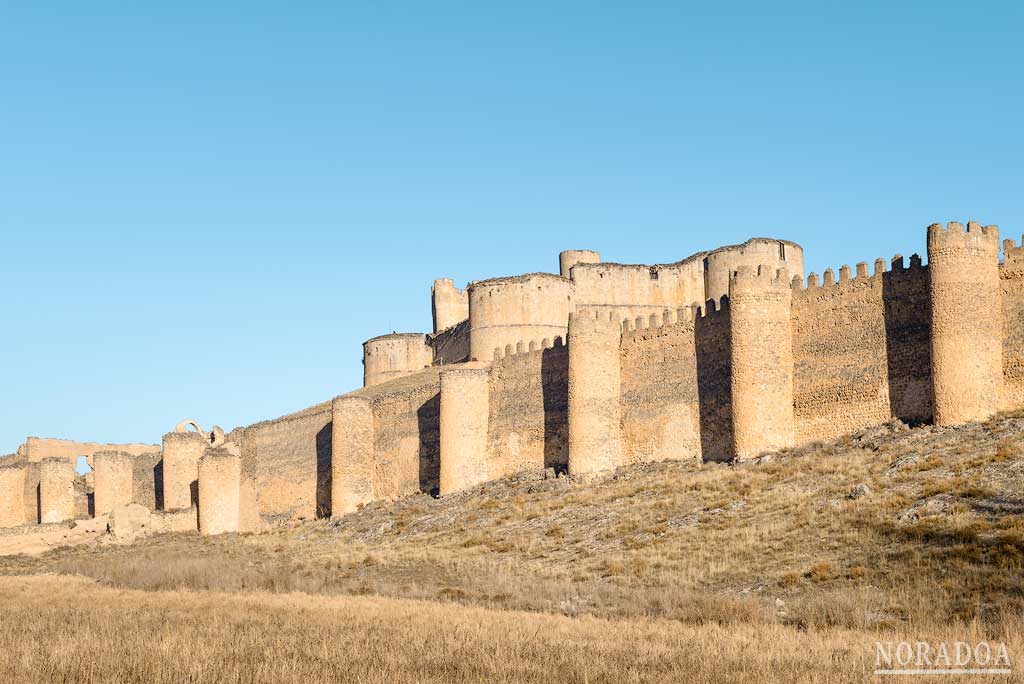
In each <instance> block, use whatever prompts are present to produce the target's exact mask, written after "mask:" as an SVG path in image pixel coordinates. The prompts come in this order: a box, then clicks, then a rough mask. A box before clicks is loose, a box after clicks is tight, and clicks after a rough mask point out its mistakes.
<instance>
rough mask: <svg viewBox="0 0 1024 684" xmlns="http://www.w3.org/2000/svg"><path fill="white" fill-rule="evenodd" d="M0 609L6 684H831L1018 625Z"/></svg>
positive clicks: (87, 593)
mask: <svg viewBox="0 0 1024 684" xmlns="http://www.w3.org/2000/svg"><path fill="white" fill-rule="evenodd" d="M0 595H2V596H3V598H4V601H3V603H2V604H0V618H2V619H0V654H3V655H2V657H0V675H3V676H4V678H5V680H6V681H17V682H19V683H20V684H35V683H36V682H40V683H41V682H47V683H50V682H97V683H107V682H109V683H114V682H117V683H131V682H145V683H146V684H179V683H180V682H220V683H224V682H227V683H233V682H237V683H239V684H241V683H245V684H249V683H257V684H262V683H266V684H291V683H293V682H294V683H296V684H298V683H302V684H306V683H308V682H321V681H324V682H326V681H330V682H361V683H366V684H372V683H377V682H380V683H384V682H387V683H388V684H391V683H393V682H452V683H454V682H473V683H476V682H570V683H571V682H587V683H592V684H596V683H599V682H640V681H643V682H673V683H676V682H791V683H794V684H798V683H800V682H823V681H827V682H837V683H840V682H861V681H865V680H867V679H869V678H870V677H871V674H870V673H871V671H872V670H873V669H874V667H875V641H876V640H878V639H883V640H906V639H911V640H919V639H926V640H930V641H932V642H938V641H949V642H952V641H954V640H957V639H970V640H972V642H974V643H976V642H977V641H981V640H986V639H992V640H1005V641H1006V644H1007V648H1008V649H1009V651H1010V653H1024V643H1022V641H1021V634H1022V630H1021V629H1020V627H1021V626H1022V625H1020V624H1019V623H1014V624H1009V625H1007V629H1006V630H1005V632H1004V633H999V634H992V633H987V632H985V631H984V630H981V629H980V628H979V627H978V626H977V625H973V626H968V627H967V628H961V629H957V630H952V629H949V628H936V629H933V630H931V631H928V632H921V631H913V632H908V631H902V632H899V631H887V632H882V633H879V634H875V633H867V632H861V631H851V630H847V629H830V630H826V631H820V630H815V629H810V630H801V629H797V628H794V627H788V626H784V625H771V626H765V625H731V626H728V627H723V626H720V625H714V624H711V625H699V626H697V625H686V624H682V623H678V622H673V621H667V620H652V619H628V620H615V621H609V620H603V619H599V618H577V619H572V618H567V617H563V616H554V615H538V614H534V613H517V612H510V611H495V610H488V609H483V608H472V607H462V606H452V605H444V604H436V603H435V604H431V603H424V602H418V601H408V600H398V599H384V598H364V597H335V598H323V597H312V596H308V595H303V594H274V595H270V594H245V595H239V594H223V593H195V592H181V591H178V592H142V591H132V590H115V589H108V588H103V587H99V586H97V585H95V584H93V583H92V582H91V581H89V580H86V579H84V578H69V577H53V576H40V577H19V578H13V577H8V578H0ZM950 680H952V679H951V678H947V679H944V681H950ZM952 681H955V680H952Z"/></svg>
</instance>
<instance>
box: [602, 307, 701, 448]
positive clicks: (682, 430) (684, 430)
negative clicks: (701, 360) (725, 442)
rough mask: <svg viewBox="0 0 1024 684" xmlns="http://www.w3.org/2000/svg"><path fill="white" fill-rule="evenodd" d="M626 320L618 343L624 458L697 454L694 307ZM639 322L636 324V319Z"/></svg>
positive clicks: (698, 416)
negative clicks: (619, 343)
mask: <svg viewBox="0 0 1024 684" xmlns="http://www.w3.org/2000/svg"><path fill="white" fill-rule="evenodd" d="M652 316H653V320H652V319H651V318H649V317H648V318H643V317H640V318H639V320H638V321H637V320H633V321H625V323H624V326H623V333H622V341H621V347H620V368H621V371H620V373H621V375H620V377H621V391H622V398H621V404H622V409H621V410H622V442H623V448H624V450H625V453H624V461H625V462H627V463H637V462H642V461H661V460H666V459H686V458H700V456H701V444H700V404H699V397H698V394H697V349H696V335H695V328H694V320H693V310H692V309H690V308H685V309H680V310H679V311H678V312H675V311H669V312H665V313H664V314H663V315H660V316H659V315H657V314H652ZM638 323H639V324H638Z"/></svg>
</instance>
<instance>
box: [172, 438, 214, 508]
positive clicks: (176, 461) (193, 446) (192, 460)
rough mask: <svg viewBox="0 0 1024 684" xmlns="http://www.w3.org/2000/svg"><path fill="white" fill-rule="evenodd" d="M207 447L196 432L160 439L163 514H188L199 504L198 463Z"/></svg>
mask: <svg viewBox="0 0 1024 684" xmlns="http://www.w3.org/2000/svg"><path fill="white" fill-rule="evenodd" d="M208 446H210V441H209V440H208V439H207V438H206V436H205V435H203V434H200V433H198V432H177V431H175V432H168V433H167V434H166V435H164V453H163V462H164V510H165V511H176V510H183V509H184V510H188V509H190V508H192V506H194V505H198V504H199V459H200V458H202V456H203V452H205V451H206V448H207V447H208Z"/></svg>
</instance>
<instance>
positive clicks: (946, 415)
mask: <svg viewBox="0 0 1024 684" xmlns="http://www.w3.org/2000/svg"><path fill="white" fill-rule="evenodd" d="M928 271H929V276H930V283H931V284H930V288H931V298H932V324H931V331H932V383H933V386H934V393H935V422H936V424H938V425H953V424H957V423H966V422H968V421H972V420H984V419H986V418H988V417H989V416H991V415H992V414H993V413H995V412H996V411H998V410H999V401H1000V395H1001V393H1002V387H1003V337H1002V336H1003V329H1002V326H1003V323H1002V308H1001V306H1000V304H999V302H1000V297H1001V295H1000V285H999V228H998V227H996V226H986V227H984V228H983V227H981V226H980V225H978V224H977V223H969V224H968V225H967V230H966V231H964V228H963V225H962V224H960V223H950V224H949V227H948V228H943V227H942V225H941V224H938V223H936V224H933V225H931V226H929V227H928Z"/></svg>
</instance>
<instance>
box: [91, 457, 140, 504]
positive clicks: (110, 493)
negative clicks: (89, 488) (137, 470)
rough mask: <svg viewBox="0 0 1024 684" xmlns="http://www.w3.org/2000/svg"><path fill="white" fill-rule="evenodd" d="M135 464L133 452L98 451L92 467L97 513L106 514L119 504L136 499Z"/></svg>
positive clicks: (94, 502) (94, 500)
mask: <svg viewBox="0 0 1024 684" xmlns="http://www.w3.org/2000/svg"><path fill="white" fill-rule="evenodd" d="M133 465H134V462H133V460H132V456H131V454H126V453H124V452H123V451H98V452H96V454H95V455H94V456H93V469H92V472H93V482H94V494H93V510H94V514H95V515H97V516H100V515H106V514H107V513H110V511H112V510H114V509H115V508H117V507H118V506H123V505H125V504H130V503H131V502H132V500H133V499H134V496H133V489H132V487H133V485H134V475H133V474H132V468H133Z"/></svg>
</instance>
